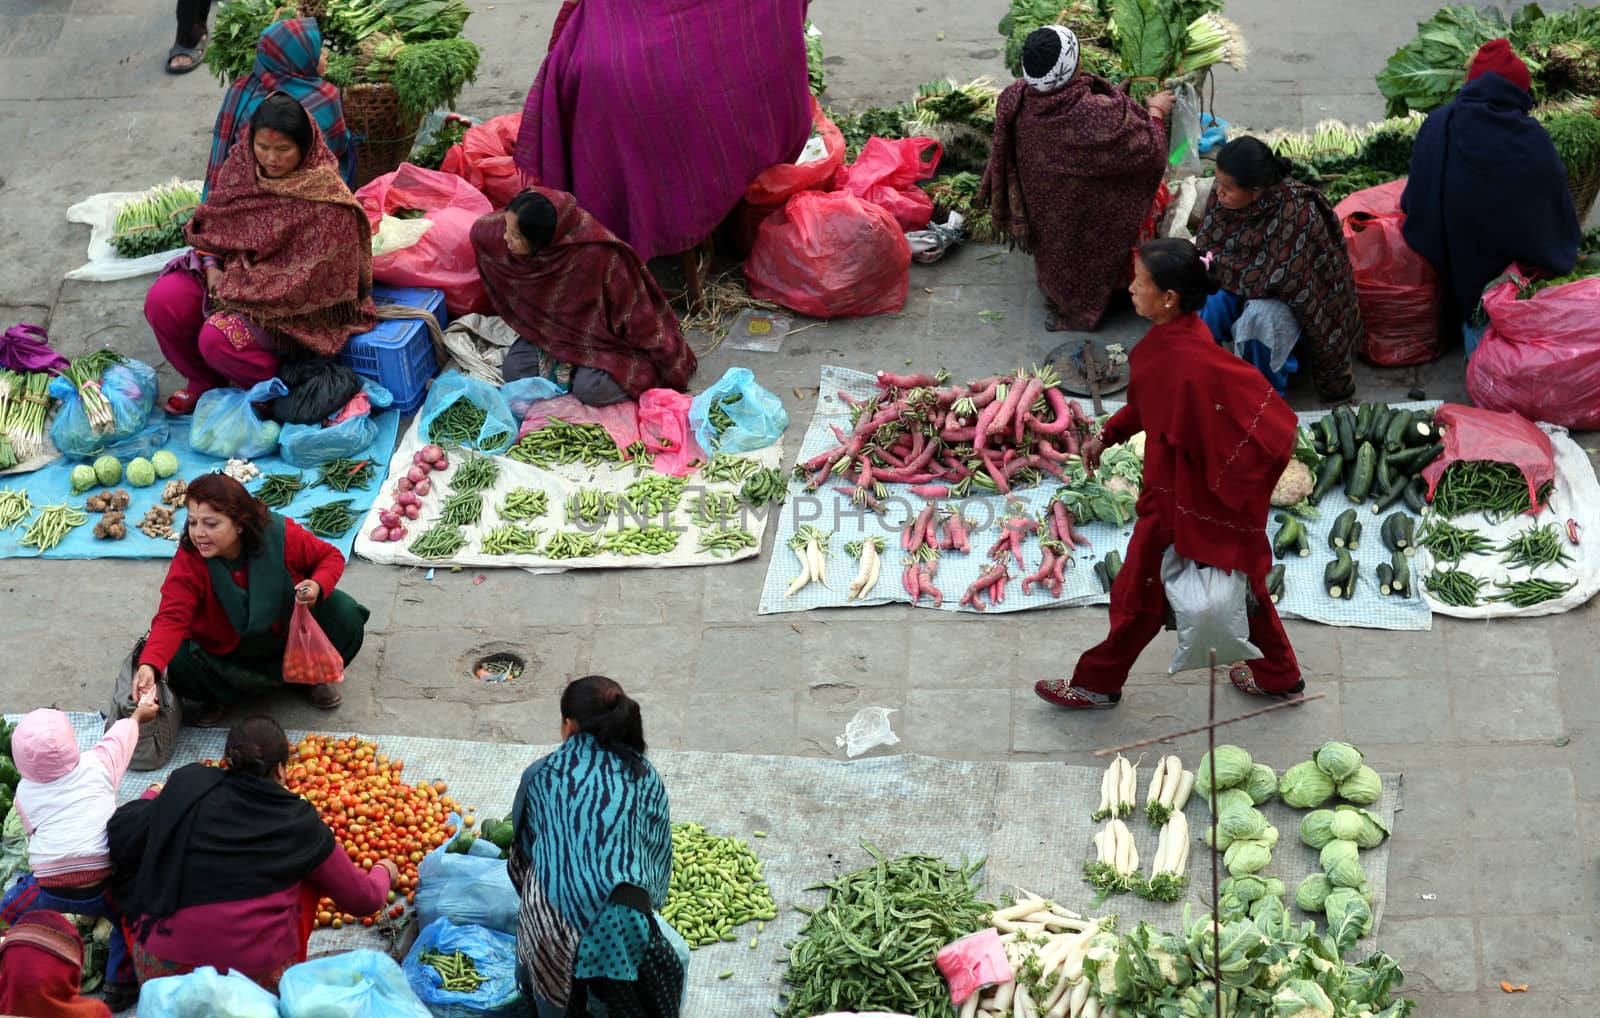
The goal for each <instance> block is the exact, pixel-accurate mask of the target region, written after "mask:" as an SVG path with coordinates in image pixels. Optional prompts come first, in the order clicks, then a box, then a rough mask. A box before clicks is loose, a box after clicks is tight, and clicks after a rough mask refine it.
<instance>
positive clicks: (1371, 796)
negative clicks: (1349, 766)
mask: <svg viewBox="0 0 1600 1018" xmlns="http://www.w3.org/2000/svg"><path fill="white" fill-rule="evenodd" d="M1382 794H1383V779H1382V778H1380V777H1378V772H1377V771H1375V770H1373V769H1372V768H1371V767H1368V766H1366V765H1365V764H1362V765H1361V767H1359V768H1358V769H1357V770H1356V772H1355V773H1354V774H1352V775H1350V776H1349V777H1348V778H1345V779H1344V780H1343V781H1341V782H1339V798H1341V799H1347V800H1349V801H1350V802H1355V803H1360V804H1361V805H1363V806H1370V805H1372V804H1373V803H1375V802H1377V801H1378V796H1380V795H1382Z"/></svg>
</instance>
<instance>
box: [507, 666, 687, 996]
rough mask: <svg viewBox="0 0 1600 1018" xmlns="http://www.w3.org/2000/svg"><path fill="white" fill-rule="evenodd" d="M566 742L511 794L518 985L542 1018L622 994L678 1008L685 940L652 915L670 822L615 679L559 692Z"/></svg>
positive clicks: (665, 869)
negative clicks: (518, 903)
mask: <svg viewBox="0 0 1600 1018" xmlns="http://www.w3.org/2000/svg"><path fill="white" fill-rule="evenodd" d="M561 740H562V741H561V746H560V747H559V748H558V749H557V750H556V751H555V752H553V753H551V754H550V755H549V756H546V757H544V758H543V759H542V760H539V761H537V762H535V763H534V764H533V765H532V766H530V767H529V768H528V769H527V770H526V771H524V772H523V774H522V782H521V784H520V785H518V787H517V795H516V798H515V799H514V800H512V822H513V824H514V825H515V828H516V833H515V835H514V836H513V840H512V843H511V861H510V874H511V882H512V884H513V885H514V886H515V887H516V889H517V892H518V893H519V894H520V895H521V897H522V905H521V908H520V910H519V912H518V917H517V981H518V984H519V985H520V986H521V987H522V991H523V993H524V995H526V996H527V997H528V998H529V999H530V1000H531V1001H532V1002H533V1006H534V1014H536V1015H537V1016H538V1018H558V1016H560V1015H562V1014H567V1015H584V1014H597V1013H598V1014H603V1013H605V1012H604V1011H603V1010H600V1009H593V1010H591V1009H588V1008H586V1007H585V1006H584V1001H585V1000H586V1001H587V1002H588V1003H589V1004H592V1003H593V1002H594V1000H595V999H599V1000H600V1001H602V1007H603V1006H604V1004H605V1003H609V1002H611V1000H612V998H613V995H616V994H623V995H626V994H629V993H632V994H635V995H637V996H645V995H648V996H649V997H650V999H651V1000H653V1001H654V1002H656V1004H657V1007H658V1008H659V1010H656V1011H651V1012H650V1013H653V1014H656V1013H658V1014H662V1015H668V1014H676V1013H677V1010H676V1009H677V1007H679V1006H681V1001H682V992H683V985H684V982H685V979H686V977H687V975H688V968H689V948H688V945H687V944H685V943H684V942H683V939H682V938H681V937H679V936H678V934H677V933H676V932H674V931H673V929H672V927H671V926H670V925H669V924H668V923H666V922H665V921H663V920H662V919H661V917H660V916H659V915H656V914H655V910H657V909H660V908H661V906H662V905H664V904H665V903H666V900H667V884H668V882H669V881H670V880H671V879H672V822H671V816H670V814H669V812H668V808H667V790H666V787H665V786H663V785H662V783H661V779H660V778H659V777H658V776H657V775H656V772H655V769H654V768H653V767H651V766H650V761H648V760H646V759H645V755H644V753H645V742H644V729H643V727H642V725H641V723H640V720H639V705H638V704H637V703H635V702H634V701H633V700H631V699H629V698H628V695H627V694H626V693H624V692H623V691H622V687H621V686H619V685H617V683H616V682H614V681H612V680H611V679H608V678H605V677H603V676H599V675H590V676H588V677H586V678H582V679H578V680H576V681H575V682H572V683H570V684H569V685H568V686H567V688H566V689H565V690H564V691H563V692H562V694H561ZM619 944H620V945H623V946H622V948H621V949H620V950H619V949H618V948H617V946H616V945H619ZM647 953H648V955H649V957H650V960H651V964H645V965H641V964H640V963H641V962H642V961H644V960H645V957H646V955H647ZM674 959H676V964H674V963H673V962H674ZM575 993H583V994H585V997H584V998H582V999H579V1000H572V998H573V997H574V994H575ZM569 1003H573V1004H575V1005H576V1007H575V1009H573V1010H564V1009H566V1008H567V1007H568V1005H569ZM612 1006H616V1005H615V1004H613V1005H612ZM669 1008H670V1009H669ZM628 1013H629V1014H633V1013H636V1012H634V1011H629V1012H628Z"/></svg>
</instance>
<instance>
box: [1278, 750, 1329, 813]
mask: <svg viewBox="0 0 1600 1018" xmlns="http://www.w3.org/2000/svg"><path fill="white" fill-rule="evenodd" d="M1278 794H1279V795H1281V796H1283V802H1284V805H1286V806H1292V807H1294V808H1295V809H1316V808H1317V807H1318V806H1321V805H1322V804H1323V803H1325V802H1327V801H1328V799H1329V798H1330V797H1332V795H1333V779H1332V778H1330V777H1328V776H1327V775H1326V774H1324V773H1322V771H1320V770H1318V769H1317V765H1316V764H1315V763H1313V762H1312V761H1310V760H1306V761H1305V762H1303V763H1297V764H1295V765H1294V766H1293V767H1291V768H1289V769H1288V770H1286V771H1284V772H1283V780H1281V781H1279V782H1278Z"/></svg>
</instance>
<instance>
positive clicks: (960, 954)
mask: <svg viewBox="0 0 1600 1018" xmlns="http://www.w3.org/2000/svg"><path fill="white" fill-rule="evenodd" d="M934 963H935V964H937V965H938V966H939V971H940V973H942V974H943V975H944V981H945V982H947V983H949V984H950V1002H951V1003H953V1004H955V1005H956V1006H957V1007H960V1006H961V1003H962V1001H964V1000H966V999H967V998H968V997H970V996H972V995H973V994H974V993H977V992H978V990H979V989H981V988H983V987H985V986H993V985H995V984H997V983H1009V982H1010V981H1011V978H1012V976H1011V963H1010V961H1008V960H1007V959H1006V949H1005V946H1004V945H1002V944H1001V943H1000V934H999V933H998V932H997V931H995V930H994V929H993V928H992V927H991V928H989V929H986V930H979V931H978V932H977V933H972V934H969V935H967V936H965V937H962V938H961V939H960V940H957V941H955V942H954V943H951V944H946V945H945V946H943V947H941V948H939V953H938V955H936V956H935V957H934Z"/></svg>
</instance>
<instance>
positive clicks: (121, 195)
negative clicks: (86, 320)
mask: <svg viewBox="0 0 1600 1018" xmlns="http://www.w3.org/2000/svg"><path fill="white" fill-rule="evenodd" d="M183 183H184V185H185V186H187V187H192V188H194V189H195V190H197V191H198V190H200V189H201V188H203V187H205V181H203V180H186V181H184V182H183ZM147 190H148V189H147ZM144 193H145V192H144V191H107V192H106V193H104V194H97V195H92V196H90V197H88V198H85V199H84V200H83V201H80V202H78V204H76V205H74V206H72V207H71V208H69V209H67V222H69V223H83V224H85V225H87V226H88V227H89V253H88V257H89V260H88V261H87V262H85V263H84V264H83V265H80V266H79V267H77V268H75V269H73V270H72V271H71V272H69V273H67V278H68V279H87V280H89V281H90V282H92V283H109V282H111V281H113V280H117V279H134V278H136V277H138V276H150V275H154V274H155V273H157V272H160V271H161V269H162V268H163V267H164V266H165V265H166V264H167V263H168V262H170V261H172V259H174V258H176V257H177V256H178V255H180V254H182V253H183V252H185V251H187V250H189V249H188V248H187V247H175V248H173V249H172V250H171V251H158V252H156V253H155V254H148V255H145V256H144V257H142V258H124V257H122V256H121V255H119V254H117V252H116V249H115V248H113V247H112V246H111V235H112V233H114V232H115V231H116V227H117V209H118V208H120V207H121V206H122V203H123V202H125V201H127V200H128V199H129V198H137V197H138V196H139V195H141V194H144Z"/></svg>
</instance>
